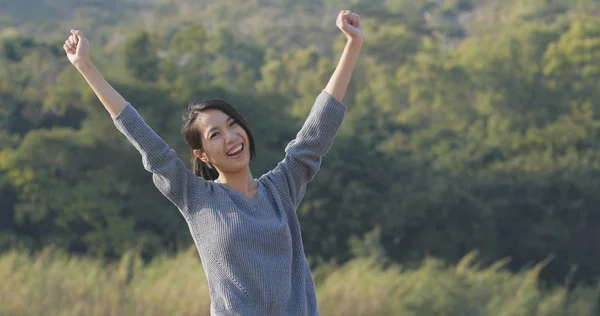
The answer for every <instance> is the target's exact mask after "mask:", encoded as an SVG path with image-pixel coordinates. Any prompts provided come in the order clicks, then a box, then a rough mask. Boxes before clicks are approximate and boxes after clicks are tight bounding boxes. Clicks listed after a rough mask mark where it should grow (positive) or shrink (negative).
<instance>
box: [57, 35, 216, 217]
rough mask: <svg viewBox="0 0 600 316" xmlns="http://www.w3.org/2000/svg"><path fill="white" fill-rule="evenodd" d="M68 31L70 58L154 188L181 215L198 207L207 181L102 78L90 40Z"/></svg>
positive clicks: (66, 43) (66, 44)
mask: <svg viewBox="0 0 600 316" xmlns="http://www.w3.org/2000/svg"><path fill="white" fill-rule="evenodd" d="M71 33H72V34H71V36H69V38H68V39H67V40H66V41H65V44H64V46H63V48H64V49H65V52H66V54H67V57H68V58H69V61H70V62H71V64H73V66H75V68H76V69H77V70H78V71H79V73H80V74H81V75H82V76H83V77H84V78H85V80H86V81H87V82H88V84H89V85H90V87H91V88H92V90H93V91H94V93H95V94H96V96H97V97H98V99H99V100H100V101H101V102H102V104H103V105H104V107H105V108H106V110H107V111H108V113H109V114H110V116H111V118H112V119H113V121H114V123H115V125H116V127H117V129H118V130H119V131H120V132H121V133H123V134H124V135H125V136H126V137H127V139H128V140H129V141H130V142H131V144H132V145H133V146H134V147H135V148H136V149H137V150H138V151H139V152H140V154H141V156H142V162H143V165H144V168H145V169H146V170H147V171H149V172H151V173H152V178H153V181H154V183H155V185H156V187H157V188H158V189H159V191H160V192H161V193H162V194H163V195H164V196H165V197H167V198H168V199H169V200H170V201H171V202H172V203H173V204H174V205H175V206H177V208H179V210H180V211H181V212H182V214H183V215H184V216H187V215H189V213H190V212H192V211H194V210H196V209H198V207H199V206H200V205H201V203H203V202H204V200H205V199H206V198H207V195H208V194H209V184H208V183H207V182H206V181H204V180H203V179H201V178H199V177H198V176H196V175H194V174H193V173H191V172H190V171H189V170H188V169H187V168H186V167H185V165H184V163H183V162H182V161H181V160H180V159H179V158H178V157H177V155H176V153H175V151H174V150H173V149H172V148H170V147H169V146H168V145H167V144H166V143H165V142H164V141H163V140H162V139H161V138H160V137H159V136H158V135H157V134H156V133H155V132H154V131H153V130H152V129H151V128H150V127H149V126H148V125H147V124H146V122H144V120H143V119H142V117H141V116H140V115H139V114H138V112H137V111H136V110H135V109H134V108H133V107H132V105H131V104H130V103H129V102H127V101H126V100H125V99H124V98H123V96H121V94H119V93H118V92H117V91H116V90H115V89H114V88H113V87H112V86H111V85H110V84H109V83H108V82H107V81H106V80H105V79H104V77H103V76H102V74H100V72H99V71H98V69H97V68H96V67H95V66H94V64H93V63H92V62H91V60H90V58H89V42H88V40H87V39H86V38H85V37H84V36H83V35H82V34H81V32H80V31H78V30H72V31H71Z"/></svg>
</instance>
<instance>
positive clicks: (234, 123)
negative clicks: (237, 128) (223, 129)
mask: <svg viewBox="0 0 600 316" xmlns="http://www.w3.org/2000/svg"><path fill="white" fill-rule="evenodd" d="M237 124H238V122H237V121H233V122H231V124H229V126H233V125H237Z"/></svg>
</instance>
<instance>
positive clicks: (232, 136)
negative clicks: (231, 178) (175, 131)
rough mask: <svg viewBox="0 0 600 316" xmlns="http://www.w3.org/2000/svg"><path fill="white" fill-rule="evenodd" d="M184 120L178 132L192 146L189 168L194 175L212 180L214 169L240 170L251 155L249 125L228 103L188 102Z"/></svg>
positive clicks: (216, 175)
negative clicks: (190, 165)
mask: <svg viewBox="0 0 600 316" xmlns="http://www.w3.org/2000/svg"><path fill="white" fill-rule="evenodd" d="M184 121H185V122H184V124H183V129H182V131H181V133H182V134H183V137H184V138H185V140H186V142H187V143H188V145H189V146H190V148H191V149H192V172H193V173H195V174H196V175H197V176H200V177H202V178H204V179H205V180H216V179H217V178H218V177H219V175H220V174H219V172H218V171H217V170H222V171H223V174H224V175H225V174H231V173H235V172H236V171H237V172H240V171H242V172H243V171H244V170H243V169H244V168H245V167H246V166H247V165H248V164H249V163H250V160H252V159H254V157H255V155H256V154H255V147H254V138H253V136H252V133H251V132H250V127H248V123H247V122H246V120H245V119H244V117H242V115H240V114H239V113H238V111H236V110H235V109H234V108H233V107H232V106H231V105H229V103H227V102H225V101H223V100H218V99H208V100H199V101H195V102H192V103H190V105H189V106H188V113H187V115H186V116H185V117H184ZM203 144H206V146H204V145H203ZM240 146H241V148H239V147H240ZM219 152H221V153H225V156H226V158H229V159H223V155H221V158H219V157H220V156H219V155H218V153H219ZM231 159H233V160H231Z"/></svg>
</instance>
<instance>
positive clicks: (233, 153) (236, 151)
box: [227, 143, 244, 158]
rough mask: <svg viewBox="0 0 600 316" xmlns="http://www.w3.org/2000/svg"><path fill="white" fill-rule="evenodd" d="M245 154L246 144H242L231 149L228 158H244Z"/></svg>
mask: <svg viewBox="0 0 600 316" xmlns="http://www.w3.org/2000/svg"><path fill="white" fill-rule="evenodd" d="M243 153H244V144H243V143H241V144H239V145H237V146H235V147H233V148H231V149H230V150H229V151H228V152H227V156H229V157H231V158H239V157H241V156H242V154H243Z"/></svg>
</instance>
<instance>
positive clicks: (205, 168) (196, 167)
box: [181, 99, 256, 180]
mask: <svg viewBox="0 0 600 316" xmlns="http://www.w3.org/2000/svg"><path fill="white" fill-rule="evenodd" d="M209 109H215V110H219V111H221V112H223V113H225V114H227V115H228V116H229V117H231V118H232V119H233V120H235V121H236V122H237V123H238V124H240V126H241V127H242V128H243V129H244V130H245V131H246V134H248V142H249V145H250V160H252V159H254V157H255V155H256V149H255V148H254V138H253V137H252V133H251V132H250V128H249V127H248V123H247V122H246V120H245V119H244V117H243V116H242V115H241V114H240V113H239V112H238V111H236V109H234V108H233V107H232V106H231V105H230V104H229V103H227V102H225V101H223V100H220V99H204V100H195V101H192V102H190V104H189V105H188V111H187V114H186V115H185V116H184V118H183V121H184V123H183V127H182V129H181V134H183V137H184V138H185V141H186V142H187V144H188V146H190V149H191V150H192V161H191V163H192V172H193V173H194V174H196V175H197V176H199V177H202V178H204V179H205V180H215V179H217V178H218V177H219V172H218V171H217V170H216V169H215V168H214V167H213V166H210V165H208V164H206V163H204V162H203V161H202V160H200V159H199V158H197V157H196V156H194V153H193V151H194V150H196V149H199V150H202V133H201V132H200V129H199V128H198V126H196V124H195V123H196V118H197V117H198V114H199V113H201V112H203V111H206V110H209Z"/></svg>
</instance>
